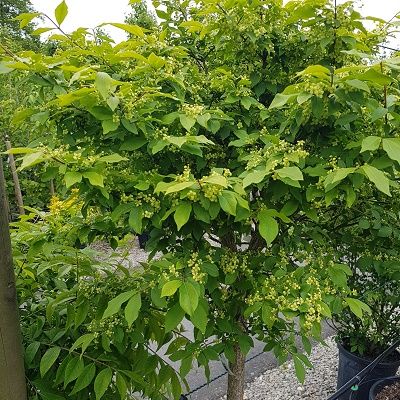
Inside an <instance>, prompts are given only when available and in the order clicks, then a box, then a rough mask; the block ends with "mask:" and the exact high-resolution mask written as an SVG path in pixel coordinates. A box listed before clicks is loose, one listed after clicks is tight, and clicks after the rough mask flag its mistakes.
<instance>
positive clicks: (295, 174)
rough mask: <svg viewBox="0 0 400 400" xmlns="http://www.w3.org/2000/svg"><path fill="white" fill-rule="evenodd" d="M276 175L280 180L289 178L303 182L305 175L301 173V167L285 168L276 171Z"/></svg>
mask: <svg viewBox="0 0 400 400" xmlns="http://www.w3.org/2000/svg"><path fill="white" fill-rule="evenodd" d="M275 173H277V174H278V176H279V177H280V178H283V179H284V178H289V179H292V180H293V181H302V180H303V174H302V172H301V171H300V168H299V167H284V168H281V169H277V170H275Z"/></svg>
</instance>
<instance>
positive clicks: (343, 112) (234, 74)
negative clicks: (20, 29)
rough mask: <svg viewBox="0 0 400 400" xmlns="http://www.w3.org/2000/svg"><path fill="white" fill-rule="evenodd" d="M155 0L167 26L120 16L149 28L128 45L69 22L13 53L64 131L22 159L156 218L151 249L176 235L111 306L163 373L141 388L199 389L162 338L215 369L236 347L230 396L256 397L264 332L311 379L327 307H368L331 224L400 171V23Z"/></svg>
mask: <svg viewBox="0 0 400 400" xmlns="http://www.w3.org/2000/svg"><path fill="white" fill-rule="evenodd" d="M154 3H155V5H156V6H159V8H158V9H157V15H158V17H159V18H161V19H162V20H163V21H162V22H161V29H160V31H158V30H157V31H152V32H151V33H149V34H146V33H145V32H144V30H143V29H142V28H141V27H140V26H138V25H128V24H114V26H116V27H118V28H121V29H123V30H125V31H126V32H128V33H129V34H131V35H132V38H131V39H130V40H128V41H126V42H122V43H120V44H118V45H117V46H114V47H113V46H111V45H110V44H109V43H107V42H103V43H101V44H100V45H96V44H95V43H94V42H93V41H92V40H90V39H87V36H86V32H85V31H82V30H78V31H76V32H74V33H73V34H72V35H70V36H68V37H67V39H68V40H66V39H65V38H60V37H55V40H60V41H61V42H62V43H63V46H62V48H60V50H59V52H58V54H57V55H56V56H54V57H46V56H42V55H40V54H35V55H31V56H29V55H28V56H27V57H28V58H25V59H24V63H23V64H21V63H16V62H15V59H13V57H9V58H7V59H5V60H4V62H3V64H2V65H3V66H4V68H5V69H10V70H18V69H23V70H24V71H27V72H24V73H26V74H30V75H31V76H35V77H36V78H39V79H37V83H38V85H39V86H41V91H42V93H44V95H43V96H42V97H41V98H38V105H37V106H35V107H31V108H29V109H25V110H24V111H23V112H22V113H20V114H18V115H17V117H16V119H17V120H18V119H20V118H23V117H26V118H30V119H33V120H35V121H39V122H42V123H43V124H45V125H46V124H47V126H48V127H56V128H57V129H56V133H55V138H52V141H51V143H49V144H48V145H47V143H44V145H43V146H41V147H38V148H36V149H23V150H21V152H28V153H29V154H28V155H27V156H26V157H24V160H23V163H22V167H23V168H29V167H32V166H34V165H36V164H38V163H40V162H42V163H46V164H47V165H49V166H51V167H52V168H57V169H58V171H59V173H60V175H61V176H62V177H63V180H64V182H65V185H66V187H67V188H72V187H74V188H77V189H79V193H80V195H81V198H82V201H83V202H84V206H83V212H84V213H89V212H90V209H91V207H92V206H96V207H101V208H102V211H103V212H104V215H105V216H104V221H103V225H104V226H107V229H108V230H109V232H115V236H117V234H120V233H121V232H122V231H124V232H128V231H132V230H133V231H134V232H136V233H141V232H143V230H146V231H148V232H150V240H149V242H148V250H149V251H151V255H152V256H154V254H156V253H157V252H158V251H160V252H161V253H162V257H161V259H158V260H152V259H150V260H149V262H148V264H147V266H146V267H145V269H144V274H143V275H142V277H141V279H142V281H140V289H138V288H137V287H135V290H131V291H128V292H126V293H121V294H120V295H119V296H117V297H116V299H114V300H112V301H111V302H110V303H109V306H108V308H107V310H108V311H107V310H106V311H105V312H104V313H103V314H102V315H99V316H98V319H99V320H101V321H103V320H105V321H110V319H109V318H110V317H111V316H112V315H114V314H118V315H119V313H121V312H122V311H121V310H122V309H123V310H124V314H121V315H123V316H121V319H122V320H123V321H124V322H121V323H123V324H125V325H124V326H125V328H126V331H127V332H128V333H129V334H130V333H131V334H132V337H133V338H135V339H134V340H136V342H135V343H137V344H136V345H135V346H134V347H133V348H132V351H134V352H136V351H137V352H138V354H140V355H141V360H143V362H141V363H140V365H137V364H135V365H134V366H132V368H134V370H133V371H130V372H131V373H134V374H135V376H140V377H142V376H144V377H145V385H144V384H143V382H141V383H139V382H136V383H133V387H132V390H142V389H141V387H142V386H143V385H144V386H146V387H147V388H151V387H157V388H159V387H161V388H163V389H165V386H167V387H170V388H172V392H173V394H174V396H175V397H179V395H180V392H181V390H182V389H181V387H180V385H179V383H178V384H177V381H176V375H175V374H174V373H173V372H171V369H168V370H167V372H165V371H166V370H165V369H163V367H164V364H163V363H164V362H165V361H164V360H162V359H161V358H160V357H158V356H157V355H156V354H154V353H153V352H152V351H151V348H149V346H148V344H147V342H146V341H147V340H148V338H152V339H153V340H154V341H156V342H157V343H158V346H159V347H161V346H163V345H165V344H169V347H168V356H169V357H170V359H171V360H174V361H181V367H180V371H179V374H180V378H181V380H182V381H183V382H184V379H185V377H186V375H187V374H188V372H189V371H190V369H191V366H192V363H193V362H196V363H198V364H199V365H202V366H203V367H204V369H205V372H206V374H207V375H209V369H208V364H209V361H210V360H213V359H217V358H218V357H219V355H220V354H221V353H223V354H224V355H225V356H226V357H227V359H228V360H229V362H230V370H231V374H230V375H229V382H228V400H242V398H243V391H244V367H245V365H244V360H245V355H246V354H247V353H248V351H249V350H250V348H251V347H252V346H253V343H254V342H253V338H254V337H256V338H258V339H260V340H262V341H264V342H265V344H266V350H273V352H274V354H275V355H276V357H277V358H278V359H279V361H284V360H286V359H287V358H288V356H289V355H291V356H292V357H293V359H294V363H295V368H296V372H297V375H298V377H299V379H300V380H303V379H304V375H305V368H306V367H308V366H310V364H309V361H308V359H307V357H306V355H305V354H303V353H302V350H301V349H300V348H299V346H298V345H297V344H296V338H297V337H300V338H301V340H302V343H303V346H304V349H305V352H306V353H307V352H309V351H310V348H311V344H310V339H317V340H321V323H322V320H323V319H324V318H330V317H331V316H332V314H333V313H340V312H341V311H342V310H343V308H350V309H351V310H352V311H353V312H355V313H356V314H358V315H359V314H360V311H361V313H362V312H363V310H364V311H368V309H367V308H366V307H365V306H364V305H363V303H362V302H361V301H359V300H358V299H356V298H353V297H352V295H351V293H349V291H348V287H347V284H346V280H347V276H348V275H349V274H350V273H351V271H350V268H349V267H348V266H347V265H346V264H345V263H344V262H343V260H342V258H341V256H342V253H341V252H340V251H337V249H336V248H335V246H333V245H332V243H331V235H332V232H336V231H337V230H338V229H339V228H341V227H342V226H341V225H342V224H346V223H354V221H351V222H350V221H349V220H348V219H346V215H348V214H347V213H349V212H350V210H351V209H352V207H357V202H358V201H361V199H364V196H365V193H368V194H369V196H371V197H372V198H373V197H374V195H375V194H376V192H377V190H379V191H381V192H383V193H384V194H385V195H386V196H390V189H391V186H394V185H396V180H397V176H398V175H397V174H398V172H397V171H398V168H399V164H398V163H399V161H400V152H399V149H400V142H399V141H400V139H399V138H397V137H396V136H395V132H396V130H397V127H398V118H397V116H398V105H397V102H396V100H395V98H396V97H395V94H396V93H397V88H398V78H397V73H396V72H395V71H396V70H397V68H398V66H397V64H398V60H397V59H390V60H386V61H381V62H376V55H377V54H378V49H377V46H376V45H377V44H378V43H379V42H380V41H381V40H382V39H383V37H384V27H383V26H380V27H379V28H380V29H377V30H374V31H371V32H370V31H368V30H367V29H366V28H365V27H364V25H363V23H362V18H361V16H360V14H359V13H358V12H356V11H355V10H354V9H353V8H352V6H351V3H349V2H347V3H346V4H344V5H342V6H338V7H334V6H333V5H332V4H331V2H330V1H328V0H318V1H317V0H305V1H302V2H289V3H287V4H286V5H282V2H281V1H278V0H254V1H231V0H224V1H218V2H212V1H207V2H201V1H193V2H188V1H173V2H170V1H156V2H154ZM62 4H64V3H62ZM66 12H67V11H66V8H65V7H64V6H62V5H60V6H59V7H58V8H57V11H56V19H57V22H58V24H61V23H62V21H63V19H64V18H65V16H66ZM366 58H367V59H368V58H370V59H371V61H369V62H363V60H364V59H366ZM374 60H375V61H374ZM49 142H50V141H49ZM342 218H343V219H344V221H342ZM339 221H340V225H339ZM138 293H140V296H139V299H138V298H137V297H135V298H134V297H133V296H134V295H137V294H138ZM130 299H135V300H132V301H131V300H130ZM128 300H129V302H128ZM139 309H140V313H139V311H138V310H139ZM110 310H111V311H110ZM132 310H134V312H133V311H132ZM132 315H134V316H135V318H133V317H132ZM183 318H187V319H188V320H190V321H191V322H192V324H193V326H194V339H193V340H190V339H189V338H187V337H185V336H184V335H183V334H182V332H181V327H180V324H181V321H182V320H183ZM85 329H87V330H88V334H91V333H90V332H91V331H90V329H91V328H89V327H86V328H85ZM142 332H145V337H144V336H143V333H142ZM89 344H90V343H89ZM89 344H88V345H89ZM104 346H105V347H104V351H107V350H106V345H104ZM60 368H61V366H60ZM161 371H162V372H161ZM160 375H161V377H160ZM141 385H142V386H141ZM168 385H169V386H168ZM143 390H144V389H143ZM147 390H150V389H147ZM157 393H158V392H157ZM74 394H75V393H74ZM152 396H153V397H154V398H161V397H157V396H160V395H159V394H154V393H152Z"/></svg>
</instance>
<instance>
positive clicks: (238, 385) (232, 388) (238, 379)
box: [226, 344, 246, 400]
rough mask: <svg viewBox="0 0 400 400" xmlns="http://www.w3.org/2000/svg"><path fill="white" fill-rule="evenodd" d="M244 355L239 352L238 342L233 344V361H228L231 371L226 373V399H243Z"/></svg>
mask: <svg viewBox="0 0 400 400" xmlns="http://www.w3.org/2000/svg"><path fill="white" fill-rule="evenodd" d="M245 361H246V356H245V355H244V354H243V353H242V352H241V350H240V347H239V345H238V344H236V345H235V362H234V363H229V367H230V370H231V372H232V373H230V374H229V375H228V391H227V395H226V398H227V400H243V397H244V384H245V374H244V372H245Z"/></svg>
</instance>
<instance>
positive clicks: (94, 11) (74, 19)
mask: <svg viewBox="0 0 400 400" xmlns="http://www.w3.org/2000/svg"><path fill="white" fill-rule="evenodd" d="M60 1H61V0H32V3H33V5H34V7H35V8H36V9H37V10H38V11H41V12H44V13H46V14H49V15H51V16H54V9H55V8H56V7H57V5H58V4H59V3H60ZM66 1H67V4H68V7H69V14H68V17H67V18H66V20H65V21H64V23H63V28H64V30H66V31H72V30H74V29H75V28H78V27H81V26H83V27H87V28H93V27H95V26H97V25H99V24H101V23H103V22H123V20H124V17H125V15H126V14H127V13H128V11H129V6H128V3H129V1H128V0H66ZM344 1H345V0H338V3H343V2H344ZM359 3H361V4H363V6H362V10H363V14H364V15H373V16H376V17H380V18H383V19H386V20H388V19H390V18H392V17H393V16H394V15H395V14H396V12H399V11H400V0H362V1H359ZM108 32H109V33H110V34H111V36H112V37H113V38H114V40H116V41H120V40H123V39H125V34H124V33H123V31H121V30H119V29H117V28H108ZM398 43H399V46H400V40H399V41H398Z"/></svg>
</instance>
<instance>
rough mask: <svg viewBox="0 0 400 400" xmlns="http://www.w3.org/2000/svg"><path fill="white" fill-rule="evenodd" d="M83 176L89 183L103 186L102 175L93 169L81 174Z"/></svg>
mask: <svg viewBox="0 0 400 400" xmlns="http://www.w3.org/2000/svg"><path fill="white" fill-rule="evenodd" d="M82 175H83V177H84V178H86V179H88V180H89V182H90V184H91V185H93V186H99V187H104V176H103V175H100V174H99V173H97V172H94V171H86V172H84V173H83V174H82Z"/></svg>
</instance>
